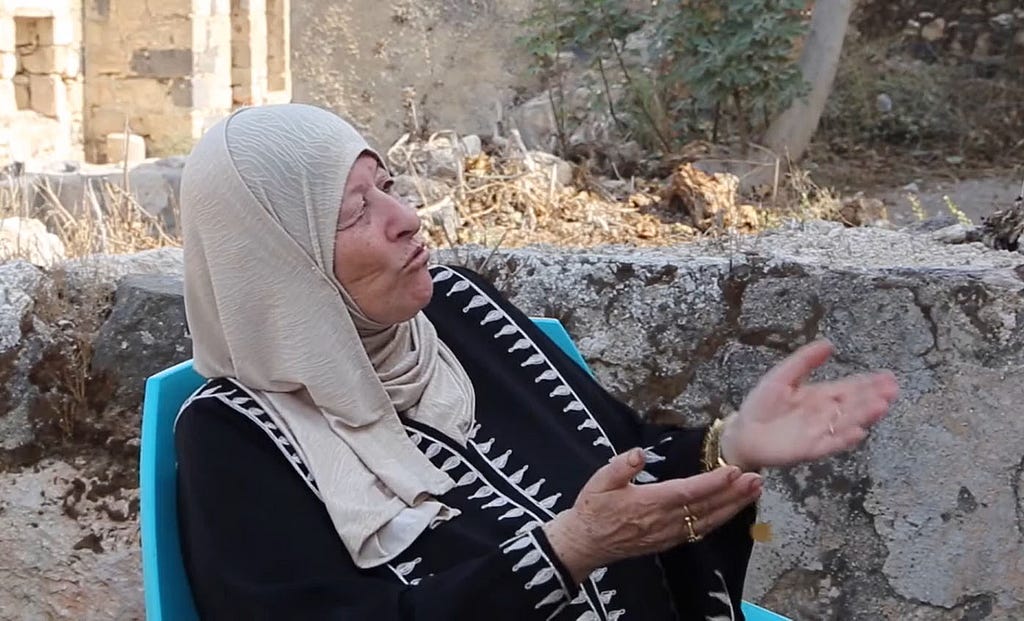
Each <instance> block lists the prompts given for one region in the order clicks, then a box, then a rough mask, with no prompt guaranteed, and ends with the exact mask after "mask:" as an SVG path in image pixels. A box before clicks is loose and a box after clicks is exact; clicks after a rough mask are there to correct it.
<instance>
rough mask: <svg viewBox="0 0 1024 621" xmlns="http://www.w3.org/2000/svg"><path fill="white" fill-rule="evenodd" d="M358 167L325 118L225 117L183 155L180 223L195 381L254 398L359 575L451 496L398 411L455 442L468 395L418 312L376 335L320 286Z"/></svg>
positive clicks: (331, 282) (338, 294) (304, 112)
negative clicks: (299, 465)
mask: <svg viewBox="0 0 1024 621" xmlns="http://www.w3.org/2000/svg"><path fill="white" fill-rule="evenodd" d="M366 152H369V153H371V154H373V151H372V150H370V148H369V146H368V145H367V144H366V142H365V141H364V140H363V138H362V137H361V136H360V135H359V134H358V133H357V132H356V131H355V130H354V129H353V128H352V127H351V126H350V125H349V124H347V123H346V122H345V121H343V120H341V119H340V118H338V117H337V116H335V115H333V114H331V113H329V112H327V111H325V110H321V109H319V108H315V107H312V106H306V105H299V104H285V105H275V106H266V107H259V108H246V109H243V110H240V111H238V112H236V113H234V114H233V115H231V116H230V117H228V118H227V119H225V120H223V121H221V122H219V123H218V124H217V125H215V126H214V127H213V128H211V129H210V130H209V131H208V132H207V133H206V135H205V136H204V137H203V138H202V139H201V140H200V142H199V144H198V145H196V147H195V149H194V150H193V151H192V153H191V155H189V157H188V160H187V162H186V165H185V169H184V173H183V175H182V182H181V204H182V218H181V219H182V230H183V235H184V246H185V310H186V314H187V318H188V324H189V328H190V330H191V332H192V338H193V347H194V352H195V368H196V370H197V371H198V372H199V373H200V374H201V375H203V376H205V377H231V378H236V379H237V380H238V381H239V382H241V383H242V384H243V385H245V386H246V387H247V388H249V389H250V390H251V391H252V392H253V393H254V394H255V395H256V397H257V401H258V402H260V404H261V405H262V406H263V407H264V408H265V409H266V410H267V411H268V413H269V414H270V416H271V417H272V418H273V419H274V422H275V424H277V425H278V426H279V427H280V428H281V429H282V431H283V432H284V433H285V434H286V436H287V437H288V438H289V440H290V441H291V442H292V443H293V444H294V445H295V446H296V448H297V449H298V452H299V454H300V456H301V457H302V459H303V460H304V461H305V463H306V464H307V465H308V466H309V468H310V470H311V471H312V474H313V477H314V478H315V480H316V483H317V486H318V488H319V491H320V495H321V496H322V498H323V501H324V503H325V504H326V506H327V510H328V512H329V514H330V516H331V520H332V521H333V523H334V526H335V528H336V529H337V531H338V535H339V536H340V537H341V539H342V541H343V542H344V544H345V546H346V548H347V549H348V550H349V552H350V553H351V555H352V558H353V560H354V561H355V563H356V564H357V565H358V566H360V567H374V566H377V565H380V564H383V563H386V562H387V561H389V560H391V559H392V558H394V557H395V556H396V555H398V554H399V553H401V552H402V551H403V550H404V549H405V548H407V547H408V546H409V545H410V544H411V543H412V542H413V541H414V540H415V539H416V537H417V536H419V535H420V534H421V533H422V532H423V531H424V530H425V529H426V528H427V527H428V526H430V525H431V524H432V523H434V522H436V521H437V520H444V519H448V518H450V517H452V516H453V515H454V513H455V511H454V510H453V509H449V508H448V507H445V506H444V505H443V504H441V503H440V502H438V501H436V500H435V499H434V497H436V496H438V495H440V494H443V493H444V492H446V491H448V490H449V489H451V488H452V486H453V485H454V483H453V481H452V480H451V478H450V477H448V476H447V475H446V474H445V473H443V472H442V471H440V470H439V469H437V468H435V467H434V466H433V465H432V464H431V463H430V461H429V460H428V459H427V458H426V457H425V456H424V455H423V453H422V452H420V451H419V449H417V448H416V447H415V446H414V445H413V444H412V442H411V441H410V440H409V438H408V436H407V435H406V432H405V431H404V428H403V426H402V421H401V420H400V418H399V416H398V412H402V414H403V416H405V417H408V418H410V419H413V420H417V421H421V422H424V423H426V424H429V425H431V426H433V427H435V428H438V429H439V430H441V431H443V432H445V433H447V434H449V435H450V436H452V437H454V438H456V439H458V440H459V441H461V442H465V438H466V434H467V433H468V430H469V428H470V426H471V424H472V417H473V410H474V396H473V388H472V384H471V383H470V380H469V378H468V376H467V375H466V373H465V370H464V369H463V368H462V366H461V365H460V364H459V362H458V360H456V359H455V357H454V356H453V355H452V353H451V352H450V351H449V350H448V348H447V347H446V346H445V345H444V343H442V342H441V341H440V340H439V339H438V338H437V334H436V332H435V331H434V327H433V325H432V324H431V323H430V321H428V320H427V318H426V317H425V316H424V315H423V314H422V313H419V314H418V315H417V316H416V317H414V318H413V319H411V320H409V321H407V322H405V323H403V324H399V325H397V326H390V327H386V326H381V325H377V324H375V323H374V322H372V321H370V320H368V319H367V318H366V317H365V316H364V315H363V314H362V313H361V312H360V311H359V309H358V308H357V307H356V306H355V304H354V303H353V302H352V300H351V299H350V297H349V296H348V295H347V293H345V292H344V291H343V290H342V287H341V285H340V284H339V283H338V281H337V279H336V277H335V276H334V269H333V266H334V244H335V232H336V227H337V222H338V213H339V209H340V206H341V198H342V194H343V190H344V187H345V182H346V180H347V178H348V174H349V172H350V171H351V169H352V166H353V164H354V163H355V161H356V158H357V157H358V156H359V155H361V154H362V153H366ZM374 155H376V154H374Z"/></svg>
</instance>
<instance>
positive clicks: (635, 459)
mask: <svg viewBox="0 0 1024 621" xmlns="http://www.w3.org/2000/svg"><path fill="white" fill-rule="evenodd" d="M626 461H627V463H629V465H630V466H632V467H633V468H636V467H638V466H639V465H640V464H642V463H644V452H643V451H641V450H640V449H638V448H635V449H633V450H631V451H630V452H629V457H627V458H626Z"/></svg>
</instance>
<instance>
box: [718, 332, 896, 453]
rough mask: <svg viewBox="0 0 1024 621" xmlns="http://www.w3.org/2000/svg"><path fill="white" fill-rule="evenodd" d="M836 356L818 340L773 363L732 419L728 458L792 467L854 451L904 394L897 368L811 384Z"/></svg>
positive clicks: (726, 432) (725, 449)
mask: <svg viewBox="0 0 1024 621" xmlns="http://www.w3.org/2000/svg"><path fill="white" fill-rule="evenodd" d="M831 355H832V344H831V343H829V342H828V341H816V342H814V343H811V344H809V345H805V346H804V347H801V348H800V349H798V350H797V351H796V352H795V353H793V354H792V355H790V356H789V357H788V358H786V359H785V360H783V361H782V362H780V363H779V364H778V365H776V366H775V367H773V368H772V369H771V370H770V371H769V372H768V373H767V374H765V375H764V377H762V378H761V380H760V381H759V382H758V383H757V386H755V387H754V389H753V390H752V391H750V393H749V394H748V395H747V397H746V399H744V400H743V404H742V405H741V406H740V410H739V412H737V413H736V414H733V415H732V416H730V417H729V418H727V419H726V424H725V428H724V429H723V431H722V438H721V448H722V457H723V458H724V459H725V461H727V462H729V463H730V464H732V465H735V466H739V467H740V468H742V469H744V470H748V471H749V470H757V469H760V468H763V467H765V466H787V465H791V464H796V463H800V462H806V461H811V460H815V459H819V458H821V457H825V456H827V455H832V454H833V453H838V452H840V451H844V450H848V449H850V448H853V447H854V446H856V445H857V444H859V443H860V442H861V441H862V440H863V439H864V438H865V437H867V430H868V428H869V427H870V426H871V425H874V424H875V423H876V422H878V421H879V420H881V418H882V417H883V416H885V415H886V413H887V412H888V411H889V407H890V405H891V404H892V402H893V401H894V400H895V399H896V397H897V395H898V394H899V387H898V386H897V384H896V379H895V377H894V376H893V374H892V373H889V372H880V373H864V374H858V375H851V376H849V377H845V378H843V379H839V380H834V381H827V382H819V383H813V384H811V383H807V379H808V378H809V377H810V375H811V373H812V372H813V371H814V370H815V369H817V368H818V367H820V366H821V365H822V364H824V363H825V361H827V360H828V359H829V357H830V356H831Z"/></svg>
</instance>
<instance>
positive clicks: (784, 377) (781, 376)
mask: <svg viewBox="0 0 1024 621" xmlns="http://www.w3.org/2000/svg"><path fill="white" fill-rule="evenodd" d="M832 352H833V347H832V343H830V342H829V341H826V340H818V341H814V342H813V343H809V344H807V345H804V346H803V347H801V348H800V349H798V350H796V351H795V352H793V353H792V354H790V355H789V356H787V357H786V359H785V360H783V361H782V362H780V363H779V364H777V365H775V366H774V367H772V369H771V370H770V371H768V373H767V374H765V379H766V380H768V379H770V380H771V381H777V382H780V383H784V384H786V385H787V386H792V387H794V388H795V387H797V386H799V385H800V384H803V383H804V382H805V381H807V378H808V377H810V376H811V373H813V372H814V370H815V369H817V368H818V367H820V366H821V365H823V364H825V362H826V361H827V360H828V359H829V357H831V356H832Z"/></svg>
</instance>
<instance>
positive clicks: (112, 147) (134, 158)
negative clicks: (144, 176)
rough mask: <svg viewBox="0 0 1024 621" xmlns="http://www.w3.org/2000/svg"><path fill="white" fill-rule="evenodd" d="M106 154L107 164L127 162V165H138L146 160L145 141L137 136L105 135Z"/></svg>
mask: <svg viewBox="0 0 1024 621" xmlns="http://www.w3.org/2000/svg"><path fill="white" fill-rule="evenodd" d="M106 152H107V161H108V162H124V161H125V160H127V161H128V163H129V164H138V163H139V162H141V161H143V160H145V159H146V140H145V138H143V137H142V136H140V135H138V134H128V135H127V136H125V134H124V132H115V133H112V134H107V141H106Z"/></svg>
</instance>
